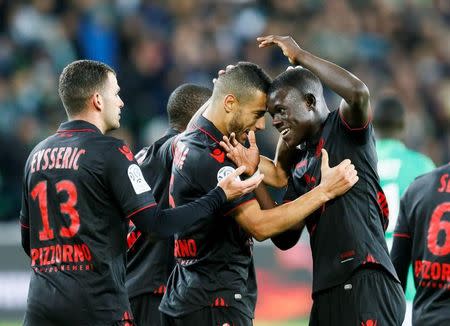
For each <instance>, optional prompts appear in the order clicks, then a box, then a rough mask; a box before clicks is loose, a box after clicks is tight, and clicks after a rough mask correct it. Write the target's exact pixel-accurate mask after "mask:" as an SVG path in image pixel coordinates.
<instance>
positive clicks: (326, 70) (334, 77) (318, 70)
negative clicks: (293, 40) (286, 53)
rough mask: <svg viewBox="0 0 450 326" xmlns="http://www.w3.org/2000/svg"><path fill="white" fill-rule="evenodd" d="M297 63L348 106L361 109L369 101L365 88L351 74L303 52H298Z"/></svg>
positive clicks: (367, 91) (367, 90)
mask: <svg viewBox="0 0 450 326" xmlns="http://www.w3.org/2000/svg"><path fill="white" fill-rule="evenodd" d="M296 60H297V62H298V63H299V64H300V65H302V66H303V67H305V68H307V69H308V70H311V71H312V72H313V73H314V74H315V75H316V76H317V77H319V79H320V80H321V81H322V82H323V83H324V84H326V85H327V86H328V87H330V88H331V89H332V90H333V91H334V92H336V93H337V94H338V95H340V96H341V97H342V98H343V99H344V100H345V101H346V102H347V103H348V104H349V105H350V106H352V107H353V106H355V107H357V106H360V107H362V106H363V104H364V103H365V102H367V101H368V99H369V89H368V88H367V86H366V85H365V84H364V83H363V82H362V81H361V80H360V79H359V78H357V77H356V76H355V75H353V74H352V73H351V72H349V71H347V70H345V69H344V68H342V67H339V66H338V65H336V64H334V63H332V62H329V61H327V60H324V59H322V58H319V57H317V56H315V55H313V54H312V53H309V52H307V51H305V50H299V51H298V53H297V55H296Z"/></svg>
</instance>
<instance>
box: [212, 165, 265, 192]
mask: <svg viewBox="0 0 450 326" xmlns="http://www.w3.org/2000/svg"><path fill="white" fill-rule="evenodd" d="M245 169H246V167H245V166H240V167H238V168H237V169H236V170H234V171H233V172H232V173H230V174H228V175H227V176H226V177H225V178H223V179H222V180H220V181H219V184H218V186H219V187H221V188H222V189H223V191H224V192H225V195H226V196H227V200H233V199H236V198H239V197H241V196H242V195H245V194H248V193H250V192H252V191H253V190H255V188H256V187H258V185H259V184H260V183H261V181H262V180H263V179H264V174H257V175H255V176H253V177H251V178H248V179H246V180H243V181H242V180H241V179H240V178H239V176H240V175H241V174H242V173H244V171H245Z"/></svg>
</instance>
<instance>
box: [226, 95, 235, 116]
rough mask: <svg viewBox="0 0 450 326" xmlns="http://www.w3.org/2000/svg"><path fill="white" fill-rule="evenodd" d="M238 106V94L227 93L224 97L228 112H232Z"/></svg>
mask: <svg viewBox="0 0 450 326" xmlns="http://www.w3.org/2000/svg"><path fill="white" fill-rule="evenodd" d="M236 106H237V99H236V96H234V95H233V94H227V95H226V96H225V97H224V99H223V107H224V109H225V111H226V112H227V113H230V112H232V111H233V110H234V109H235V107H236Z"/></svg>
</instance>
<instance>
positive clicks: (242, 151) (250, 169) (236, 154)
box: [220, 131, 260, 176]
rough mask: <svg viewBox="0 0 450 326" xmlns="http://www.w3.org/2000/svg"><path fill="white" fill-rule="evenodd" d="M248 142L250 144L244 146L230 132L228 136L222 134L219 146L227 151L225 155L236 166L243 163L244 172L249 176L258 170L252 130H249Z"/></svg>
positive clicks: (257, 158)
mask: <svg viewBox="0 0 450 326" xmlns="http://www.w3.org/2000/svg"><path fill="white" fill-rule="evenodd" d="M248 142H249V144H250V146H249V147H248V148H246V147H245V146H244V145H242V144H241V143H239V142H238V141H237V140H236V137H235V134H234V133H231V135H230V137H229V138H228V137H227V136H223V140H222V141H221V142H220V146H222V148H223V149H224V150H225V151H226V152H227V157H228V158H229V159H230V160H231V161H233V163H234V164H236V166H243V165H245V166H246V167H247V169H246V171H245V172H244V173H245V174H246V175H249V176H251V175H253V174H254V173H255V172H256V171H257V170H258V165H259V160H260V157H259V149H258V146H257V145H256V137H255V132H254V131H249V133H248Z"/></svg>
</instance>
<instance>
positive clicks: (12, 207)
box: [0, 0, 450, 221]
mask: <svg viewBox="0 0 450 326" xmlns="http://www.w3.org/2000/svg"><path fill="white" fill-rule="evenodd" d="M265 34H280V35H292V36H293V38H294V39H296V40H297V42H298V43H299V45H300V46H302V47H304V48H305V49H307V50H309V51H311V52H313V53H315V54H318V55H319V56H321V57H323V58H326V59H329V60H331V61H333V62H336V63H337V64H339V65H342V66H344V67H346V68H347V69H349V70H350V71H352V72H353V73H354V74H355V75H357V76H358V77H360V78H361V79H362V80H363V81H364V82H365V83H366V84H367V86H368V87H369V89H370V91H371V96H372V102H373V103H375V102H376V101H377V98H380V97H381V96H383V94H397V95H398V97H399V98H400V99H401V101H402V102H403V104H404V105H405V108H406V110H407V132H406V136H405V137H406V138H405V142H406V144H407V145H408V146H409V147H411V148H413V149H416V150H419V151H421V152H423V153H425V154H427V155H429V156H430V157H431V158H432V159H433V161H434V162H435V163H436V164H438V165H439V164H442V163H444V162H448V161H450V1H448V0H434V1H433V0H339V1H336V0H282V1H281V0H265V1H251V0H66V1H57V0H28V1H25V0H9V1H8V0H0V145H1V149H2V150H3V154H2V155H0V221H1V220H4V221H6V220H16V219H17V216H18V212H19V209H20V193H21V182H22V181H21V179H22V175H23V166H24V163H25V160H26V157H27V155H28V153H29V151H30V150H31V148H32V147H33V146H34V145H36V143H37V142H38V141H39V140H41V139H43V138H44V137H46V136H47V135H49V134H52V133H53V132H54V131H55V130H56V129H57V127H58V126H59V124H60V122H62V121H64V120H65V119H66V117H65V112H64V109H63V107H62V105H61V103H60V101H59V98H58V93H57V83H58V76H59V74H60V72H61V71H62V69H63V67H64V66H65V65H66V64H68V63H69V62H71V61H73V60H76V59H80V58H86V59H94V60H100V61H103V62H106V63H108V64H109V65H111V66H112V67H113V68H115V69H116V71H117V73H118V80H119V84H120V86H121V88H122V90H121V97H122V99H123V100H124V102H125V108H124V110H125V112H124V114H123V115H122V120H121V122H122V127H121V130H120V131H119V133H118V134H117V135H118V136H119V137H121V138H124V139H126V140H127V141H128V142H129V144H130V146H131V147H132V148H133V149H134V150H135V151H136V150H138V149H139V148H140V147H141V146H143V145H148V144H150V143H152V142H153V141H154V140H155V138H156V137H159V136H160V135H161V134H162V133H163V132H164V129H165V127H166V118H165V105H166V101H167V98H168V95H169V94H170V92H171V91H172V90H173V89H174V88H176V87H177V86H178V85H179V84H181V83H184V82H193V83H197V84H202V85H207V86H210V87H212V82H211V80H212V78H213V77H214V76H215V75H216V74H217V71H218V70H219V69H221V68H223V67H225V66H226V65H228V64H232V63H236V62H237V61H252V62H255V63H257V64H259V65H261V67H263V68H264V69H266V70H267V71H268V72H269V73H270V74H271V76H272V77H275V76H276V75H277V74H278V73H280V72H281V71H283V70H284V69H285V68H286V67H287V64H288V62H287V60H286V59H285V58H284V57H283V55H282V53H281V51H279V49H278V48H274V49H269V50H268V49H258V47H257V42H256V37H257V36H259V35H265ZM326 96H327V99H328V101H329V106H330V108H333V107H334V108H335V107H337V105H338V103H339V99H338V98H337V97H336V96H335V95H333V94H332V93H331V92H329V91H327V93H326ZM267 135H268V136H267ZM275 142H276V137H275V133H274V132H271V131H268V132H266V136H263V137H262V138H261V146H262V148H263V150H264V151H266V152H267V151H270V150H272V151H273V147H274V143H275ZM269 155H270V154H269Z"/></svg>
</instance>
